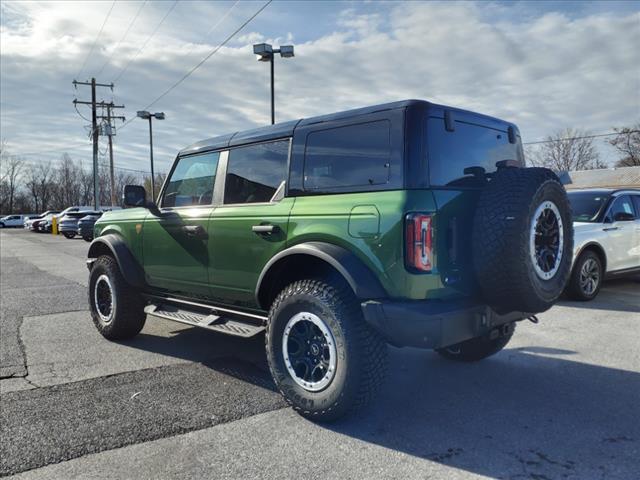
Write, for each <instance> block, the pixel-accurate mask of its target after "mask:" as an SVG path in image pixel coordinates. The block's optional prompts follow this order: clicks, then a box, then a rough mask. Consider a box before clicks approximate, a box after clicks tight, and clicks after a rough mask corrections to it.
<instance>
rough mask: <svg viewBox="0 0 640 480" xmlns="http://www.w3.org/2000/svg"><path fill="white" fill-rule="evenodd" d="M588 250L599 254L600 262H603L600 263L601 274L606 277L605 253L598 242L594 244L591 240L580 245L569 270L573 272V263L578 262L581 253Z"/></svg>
mask: <svg viewBox="0 0 640 480" xmlns="http://www.w3.org/2000/svg"><path fill="white" fill-rule="evenodd" d="M589 248H590V249H592V250H594V249H595V250H597V251H598V254H600V255H601V256H602V260H603V262H602V269H603V272H602V274H603V275H604V276H606V275H607V260H608V259H607V251H606V250H605V249H604V247H603V246H602V245H601V244H599V243H598V242H595V241H593V240H591V241H589V242H587V243H585V244H584V245H582V246H581V247H580V249H579V250H578V251H577V252H576V254H575V255H574V257H573V265H572V266H571V270H573V267H574V266H575V262H576V260H578V257H579V256H580V255H582V253H583V252H584V251H585V250H587V249H589Z"/></svg>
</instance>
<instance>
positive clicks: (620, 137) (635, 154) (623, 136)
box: [609, 123, 640, 167]
mask: <svg viewBox="0 0 640 480" xmlns="http://www.w3.org/2000/svg"><path fill="white" fill-rule="evenodd" d="M613 130H614V131H615V132H616V133H617V135H616V136H615V137H614V138H613V139H612V140H609V143H610V144H611V145H612V146H613V147H614V148H615V149H616V150H617V151H618V153H620V155H622V157H621V158H620V160H618V161H617V162H616V167H637V166H640V123H636V124H635V125H634V126H632V127H623V128H614V129H613Z"/></svg>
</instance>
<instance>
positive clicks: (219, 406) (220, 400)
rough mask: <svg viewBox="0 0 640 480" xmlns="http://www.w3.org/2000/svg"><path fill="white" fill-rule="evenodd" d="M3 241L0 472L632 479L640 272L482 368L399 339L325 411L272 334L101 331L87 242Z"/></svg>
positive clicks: (555, 318)
mask: <svg viewBox="0 0 640 480" xmlns="http://www.w3.org/2000/svg"><path fill="white" fill-rule="evenodd" d="M0 245H1V262H2V263H1V265H0V268H1V281H0V289H1V292H0V293H1V296H0V297H1V299H0V307H1V314H2V317H1V323H0V327H1V343H0V376H1V378H2V379H1V380H0V402H1V403H0V405H1V410H0V419H1V422H2V435H1V438H0V475H3V476H6V475H14V474H15V478H65V479H69V478H89V477H91V478H97V477H99V478H166V477H171V478H216V479H221V478H278V479H282V478H310V479H311V478H323V479H326V478H339V479H351V478H353V479H358V478H363V479H370V478H389V479H398V478H402V479H413V478H416V479H418V478H420V479H424V478H451V479H459V478H464V479H466V478H480V477H490V478H505V479H506V478H508V479H591V478H593V479H625V480H627V479H633V478H638V472H640V279H631V280H625V281H617V282H612V283H608V284H606V285H605V288H604V289H603V290H602V292H601V294H600V296H599V297H598V298H597V299H596V301H593V302H591V303H576V302H568V301H562V302H561V303H560V304H559V305H557V306H555V307H554V308H553V309H551V310H550V311H548V312H546V313H544V314H542V315H540V324H539V325H533V324H531V323H529V322H521V323H520V324H519V325H518V327H517V333H516V335H515V337H514V340H513V341H512V342H511V343H510V345H509V346H508V347H507V349H505V350H504V351H503V352H501V353H499V354H498V355H496V356H495V357H492V358H490V359H487V360H485V361H483V362H480V363H477V364H456V363H451V362H448V361H446V360H444V359H441V358H440V357H439V356H437V355H436V354H434V353H432V352H424V351H419V350H413V349H391V355H390V357H391V363H390V368H389V379H388V380H387V383H386V384H385V387H384V389H383V391H382V393H381V395H380V397H379V399H378V401H377V402H376V404H375V405H374V406H372V407H371V408H369V409H367V410H366V411H364V412H362V413H361V414H359V415H358V416H356V417H352V418H349V419H346V420H344V421H341V422H339V423H335V424H332V425H316V424H314V423H311V422H309V421H307V420H305V419H303V418H301V417H299V416H298V415H296V414H294V413H293V412H292V411H291V410H290V409H289V408H287V407H286V406H285V404H284V402H283V401H282V400H281V398H280V396H279V395H278V394H277V393H276V392H275V391H274V389H273V385H272V383H271V380H270V378H269V375H268V371H267V368H266V360H265V356H264V352H263V338H254V339H251V340H240V339H234V338H230V337H225V336H222V335H218V334H215V333H213V332H208V331H204V330H197V329H193V328H190V327H186V326H183V325H180V324H173V323H168V322H163V321H159V320H155V319H154V320H149V321H148V322H147V324H146V326H145V328H144V330H143V332H142V334H141V335H139V336H138V337H136V338H135V339H133V340H130V341H125V342H118V343H111V342H108V341H106V340H104V339H103V338H102V337H100V335H99V334H98V333H97V331H96V330H95V328H94V327H93V325H92V323H91V319H90V316H89V313H88V311H87V303H86V297H87V292H86V284H87V270H86V267H85V264H84V260H85V256H86V250H87V247H88V244H87V243H86V242H84V241H83V240H80V239H77V240H66V239H64V238H63V237H54V236H52V235H38V234H34V233H29V232H25V231H22V230H4V231H2V232H0Z"/></svg>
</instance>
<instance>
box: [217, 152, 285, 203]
mask: <svg viewBox="0 0 640 480" xmlns="http://www.w3.org/2000/svg"><path fill="white" fill-rule="evenodd" d="M288 157H289V140H281V141H278V142H270V143H260V144H257V145H249V146H246V147H239V148H234V149H233V150H231V151H230V152H229V163H228V166H227V178H226V182H225V187H224V203H256V202H268V201H270V200H271V198H272V197H273V194H274V193H276V190H277V189H278V187H279V186H280V184H281V183H282V181H283V180H285V178H286V172H287V159H288Z"/></svg>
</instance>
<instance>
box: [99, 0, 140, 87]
mask: <svg viewBox="0 0 640 480" xmlns="http://www.w3.org/2000/svg"><path fill="white" fill-rule="evenodd" d="M146 3H147V0H144V2H142V5H140V8H139V9H138V11H137V12H136V14H135V16H134V17H133V19H132V20H131V23H129V26H128V27H127V30H126V31H125V32H124V35H122V38H120V41H119V42H118V43H117V45H116V46H115V48H114V49H113V51H112V52H111V55H109V58H107V60H106V61H105V62H104V63H103V64H102V67H101V68H100V70H99V71H98V73H96V77H98V76H100V74H101V73H102V71H103V70H104V67H106V66H107V65H108V64H109V62H111V59H112V58H113V56H114V55H115V53H116V51H118V48H120V45H121V44H122V42H123V41H124V39H125V38H127V35H129V32H130V31H131V27H133V24H134V23H136V20H137V19H138V16H139V15H140V12H141V11H142V9H143V8H144V6H145V5H146Z"/></svg>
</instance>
